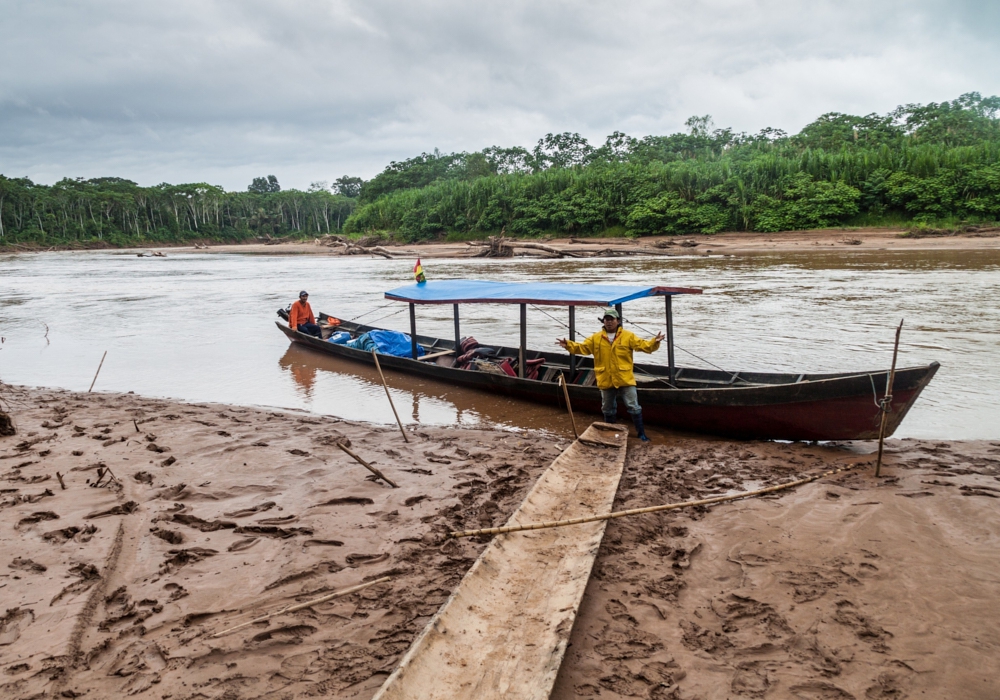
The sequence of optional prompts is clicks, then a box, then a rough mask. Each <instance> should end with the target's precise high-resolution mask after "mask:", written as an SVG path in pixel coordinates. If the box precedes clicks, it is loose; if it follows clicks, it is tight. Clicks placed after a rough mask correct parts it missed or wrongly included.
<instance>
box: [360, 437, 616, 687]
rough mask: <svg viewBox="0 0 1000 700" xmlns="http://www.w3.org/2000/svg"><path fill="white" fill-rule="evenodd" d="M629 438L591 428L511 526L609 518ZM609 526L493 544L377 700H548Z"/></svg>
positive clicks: (509, 537)
mask: <svg viewBox="0 0 1000 700" xmlns="http://www.w3.org/2000/svg"><path fill="white" fill-rule="evenodd" d="M627 437H628V433H627V431H626V428H625V426H620V425H618V426H610V425H604V424H600V423H595V424H594V425H591V426H590V427H589V428H587V430H586V431H585V432H584V434H583V435H582V436H581V438H582V440H584V441H586V442H581V441H576V442H574V443H573V444H571V445H570V446H569V447H568V448H566V450H565V451H563V453H562V454H560V455H559V456H558V457H557V458H556V459H555V461H554V462H552V464H551V466H549V468H548V469H547V470H546V471H545V473H544V474H542V476H541V477H540V478H539V479H538V481H537V482H536V483H535V485H534V487H532V489H531V491H530V492H529V493H528V496H527V497H526V498H525V500H524V503H522V504H521V507H520V508H518V509H517V511H516V512H515V513H514V514H513V515H512V516H511V517H510V520H508V522H507V524H508V525H518V524H524V523H531V522H539V521H542V520H558V519H563V518H574V517H581V516H585V515H593V514H595V513H603V512H607V511H608V510H610V508H611V505H612V503H613V502H614V498H615V492H616V491H617V490H618V481H619V479H620V478H621V474H622V468H623V467H624V465H625V452H626V440H627ZM605 445H606V446H605ZM606 522H607V521H600V522H594V523H586V524H583V525H578V526H575V527H566V528H556V529H549V530H536V531H530V532H519V533H512V534H505V535H498V536H497V537H495V538H494V539H493V541H492V542H490V544H489V545H488V546H487V547H486V549H485V550H484V551H483V553H482V554H481V555H480V557H479V559H477V560H476V562H475V564H473V565H472V568H471V569H469V572H468V573H467V574H466V575H465V578H463V579H462V582H461V583H460V584H459V586H458V588H457V589H456V590H455V592H454V593H452V595H451V597H450V598H449V599H448V601H447V602H446V603H445V604H444V606H443V607H442V608H441V609H440V610H439V611H438V613H437V614H436V615H435V616H434V617H433V618H432V619H431V621H430V623H429V624H428V625H427V627H426V628H425V629H424V631H423V632H421V634H420V636H418V637H417V639H416V640H415V641H414V642H413V645H412V646H411V647H410V649H409V650H408V651H407V652H406V655H405V656H404V657H403V660H402V661H401V662H400V664H399V667H398V668H397V669H396V670H395V671H394V672H393V673H392V675H391V676H389V678H387V679H386V681H385V683H384V684H383V685H382V687H381V688H380V689H379V691H378V693H376V695H375V697H374V698H373V700H403V699H411V698H412V699H413V700H416V699H417V698H419V699H420V700H434V699H435V698H449V699H456V698H470V699H471V698H476V699H477V700H485V699H487V698H498V699H499V698H506V699H508V700H510V699H514V698H533V699H535V698H537V699H539V700H541V699H543V698H548V697H549V693H550V692H551V691H552V686H553V684H554V683H555V680H556V674H557V673H558V671H559V666H560V664H561V663H562V658H563V654H564V653H565V651H566V645H567V644H568V643H569V635H570V632H571V631H572V629H573V621H574V620H575V619H576V612H577V609H578V607H579V605H580V600H581V598H582V597H583V592H584V589H586V587H587V581H588V580H589V578H590V571H591V568H592V567H593V565H594V558H595V557H596V556H597V550H598V549H599V548H600V546H601V539H602V538H603V537H604V528H605V526H606Z"/></svg>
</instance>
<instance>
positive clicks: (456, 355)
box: [452, 304, 462, 357]
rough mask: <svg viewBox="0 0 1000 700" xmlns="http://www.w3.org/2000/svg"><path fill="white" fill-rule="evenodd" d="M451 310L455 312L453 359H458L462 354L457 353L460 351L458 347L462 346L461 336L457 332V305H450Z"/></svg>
mask: <svg viewBox="0 0 1000 700" xmlns="http://www.w3.org/2000/svg"><path fill="white" fill-rule="evenodd" d="M452 308H453V309H454V310H455V357H458V356H459V355H461V354H462V353H461V352H459V350H460V349H461V348H460V347H459V346H461V344H462V334H461V332H459V330H458V304H452Z"/></svg>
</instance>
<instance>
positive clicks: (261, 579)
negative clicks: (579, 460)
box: [0, 388, 568, 698]
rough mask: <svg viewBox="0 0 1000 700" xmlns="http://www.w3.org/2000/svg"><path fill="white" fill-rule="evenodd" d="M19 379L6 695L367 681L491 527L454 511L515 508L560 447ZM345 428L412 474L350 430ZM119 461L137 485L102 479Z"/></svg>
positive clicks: (3, 646) (1, 456)
mask: <svg viewBox="0 0 1000 700" xmlns="http://www.w3.org/2000/svg"><path fill="white" fill-rule="evenodd" d="M7 399H8V400H9V402H10V404H11V408H12V411H13V414H14V416H15V419H16V420H17V423H18V427H19V430H20V434H19V435H17V436H15V437H10V438H2V439H0V465H2V466H0V472H2V474H3V476H2V482H0V487H2V489H3V493H2V495H0V499H2V506H3V507H2V508H0V523H2V525H0V551H2V552H3V556H4V559H5V561H3V562H2V571H0V595H2V597H3V601H4V609H6V614H5V616H4V617H3V621H2V622H0V668H3V672H2V675H0V696H2V697H4V698H29V697H35V696H37V695H38V694H39V693H43V692H46V693H49V696H52V697H58V696H59V695H60V694H61V693H62V694H65V693H69V694H68V695H65V696H66V697H78V695H74V693H76V694H84V693H86V696H87V697H102V698H103V697H120V696H124V695H129V694H139V693H143V692H145V691H148V693H146V694H145V697H157V698H161V697H174V698H189V697H191V698H193V697H220V696H224V697H233V698H236V697H239V698H244V697H300V696H304V695H331V696H334V697H342V698H354V697H359V698H368V697H371V695H373V694H374V692H375V689H376V688H377V687H378V686H379V685H380V684H381V682H382V681H383V680H384V679H385V678H386V676H387V675H388V674H389V672H390V671H391V670H392V668H393V667H394V665H395V663H396V661H397V660H398V658H399V657H400V656H401V654H402V653H403V652H404V651H405V650H406V648H407V647H408V646H409V644H410V642H411V641H412V639H413V638H414V637H415V635H416V634H417V633H418V632H419V631H420V630H421V629H422V627H423V625H424V623H425V622H426V621H427V620H428V619H430V616H431V615H433V614H434V612H435V611H436V610H437V609H438V607H439V606H440V605H441V604H442V603H443V602H444V600H445V599H446V598H447V596H448V594H449V593H450V592H451V590H452V589H453V588H454V587H455V586H456V585H457V583H458V581H459V580H460V579H461V577H462V576H463V575H464V573H465V571H466V570H467V569H468V568H469V567H470V566H471V565H472V562H473V561H474V560H475V558H476V556H478V554H479V552H480V551H481V549H482V548H483V547H484V543H482V542H473V541H461V542H459V541H450V542H448V543H446V544H444V545H442V544H441V542H440V541H439V540H440V537H441V535H442V533H444V532H446V531H448V530H450V529H455V528H471V527H479V526H484V525H492V524H493V523H494V522H495V521H496V520H498V519H504V518H506V517H507V516H508V515H509V514H510V513H511V512H513V510H514V509H515V508H516V507H517V505H518V504H519V503H520V502H521V500H522V498H523V496H524V493H526V491H527V489H528V488H529V487H530V486H531V484H532V483H533V482H534V480H535V478H537V476H538V475H539V474H540V473H541V472H542V470H544V468H545V467H547V466H548V464H549V463H550V462H551V461H552V459H554V458H555V456H556V455H557V454H558V453H559V451H560V447H559V446H557V443H556V442H555V441H554V440H553V439H552V438H551V437H547V438H540V436H538V435H532V436H531V437H530V439H526V436H524V435H521V434H514V433H511V432H500V431H495V432H494V431H475V430H459V429H446V428H445V429H442V428H439V429H428V430H426V431H424V430H418V431H416V432H413V433H411V437H410V443H409V444H406V443H404V442H403V439H402V437H401V435H400V433H399V431H398V430H397V429H396V428H395V427H392V428H389V427H385V426H373V425H367V424H359V423H350V422H347V421H340V420H337V419H331V418H323V417H319V416H315V415H309V414H295V413H289V412H277V411H264V410H253V409H245V408H234V407H227V406H222V405H207V404H197V405H192V404H180V403H174V402H168V401H158V400H154V399H146V398H141V397H137V396H134V395H127V394H126V395H121V394H89V395H88V394H77V393H71V392H63V391H53V390H27V389H22V388H12V389H11V388H8V389H7ZM133 421H134V422H133ZM136 425H138V430H136ZM345 437H346V438H347V439H348V440H350V443H351V449H352V450H353V451H354V452H356V453H357V454H359V455H360V456H362V457H363V458H365V459H366V460H368V461H370V462H373V463H374V464H375V466H376V467H377V468H378V469H380V470H382V471H383V472H384V473H385V474H386V476H388V477H389V478H390V479H392V480H393V481H395V482H397V483H398V484H399V488H398V489H393V488H390V487H388V486H387V485H385V484H384V483H382V482H376V481H375V480H374V478H373V477H372V476H371V475H370V474H369V472H368V471H367V470H365V469H364V468H363V467H362V466H361V465H359V464H357V463H356V462H354V461H352V460H351V458H350V457H348V456H347V455H346V454H344V453H343V452H341V451H340V450H339V449H338V448H336V447H335V446H334V441H335V440H338V439H342V438H345ZM566 444H568V441H566V440H561V445H562V446H565V445H566ZM102 465H103V466H107V467H110V468H111V469H112V471H113V473H114V475H115V476H116V477H118V479H119V480H120V486H113V487H108V488H105V487H103V486H102V487H99V488H91V487H89V486H88V484H87V481H88V480H90V481H91V482H93V481H94V480H95V479H96V476H97V469H98V468H99V467H101V466H102ZM57 471H58V472H61V473H62V474H63V478H64V480H65V482H66V487H67V488H66V490H62V489H61V488H60V485H59V482H58V480H57V478H56V472H57ZM382 576H391V577H392V580H391V581H390V582H388V583H385V584H378V585H376V586H373V587H371V588H369V589H367V590H364V591H362V592H359V593H356V594H353V595H351V596H349V597H345V598H343V599H339V600H336V601H332V602H330V603H328V604H323V605H320V606H317V607H316V608H314V609H309V610H303V611H301V612H297V613H293V614H289V615H284V616H281V617H278V618H275V619H274V620H273V621H272V623H271V624H269V625H258V626H254V627H251V628H247V629H244V630H241V631H239V632H236V633H233V634H231V635H228V636H225V637H221V638H219V639H214V640H213V639H209V635H210V634H213V633H215V632H218V631H221V630H223V629H225V628H227V627H230V626H233V625H236V624H239V623H241V622H244V621H247V620H250V619H252V618H254V617H257V616H259V615H262V614H265V613H267V612H271V611H273V610H276V609H280V608H283V607H286V606H288V605H291V604H294V603H297V602H301V601H303V600H307V599H309V598H312V597H318V596H321V595H323V594H324V593H326V592H332V591H334V590H337V589H339V588H344V587H347V586H352V585H354V584H357V583H361V582H364V581H368V580H372V579H375V578H379V577H382Z"/></svg>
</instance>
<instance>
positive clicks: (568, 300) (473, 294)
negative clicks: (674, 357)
mask: <svg viewBox="0 0 1000 700" xmlns="http://www.w3.org/2000/svg"><path fill="white" fill-rule="evenodd" d="M668 294H701V290H700V289H687V288H684V287H661V286H634V285H610V284H554V283H548V282H524V283H518V282H489V281H486V280H438V281H434V282H424V283H423V284H411V285H407V286H405V287H397V288H396V289H391V290H389V291H388V292H386V293H385V298H386V299H394V300H396V301H407V302H410V303H412V304H548V305H552V306H571V305H572V306H577V305H579V306H614V305H615V304H622V303H624V302H626V301H632V300H633V299H641V298H643V297H651V296H664V295H668Z"/></svg>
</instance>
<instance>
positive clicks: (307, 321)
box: [288, 291, 323, 338]
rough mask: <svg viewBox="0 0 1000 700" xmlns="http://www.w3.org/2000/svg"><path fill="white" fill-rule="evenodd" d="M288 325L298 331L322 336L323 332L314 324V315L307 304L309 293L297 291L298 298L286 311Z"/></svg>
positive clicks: (318, 336)
mask: <svg viewBox="0 0 1000 700" xmlns="http://www.w3.org/2000/svg"><path fill="white" fill-rule="evenodd" d="M288 327H289V328H291V329H292V330H296V331H298V332H299V333H305V334H306V335H313V336H316V337H317V338H322V337H323V333H322V331H320V328H319V326H317V325H316V317H315V316H313V310H312V307H311V306H309V293H308V292H304V291H303V292H299V300H298V301H297V302H295V303H294V304H292V308H291V310H289V312H288Z"/></svg>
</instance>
